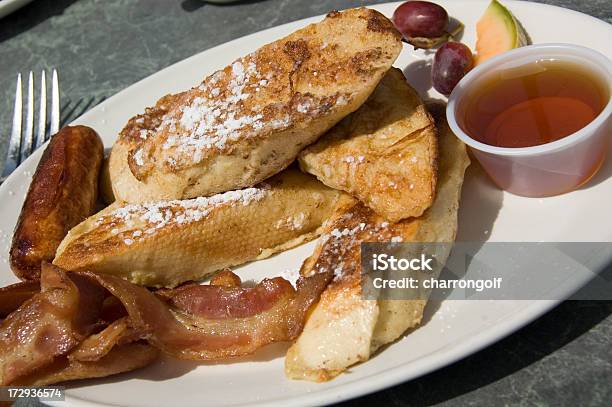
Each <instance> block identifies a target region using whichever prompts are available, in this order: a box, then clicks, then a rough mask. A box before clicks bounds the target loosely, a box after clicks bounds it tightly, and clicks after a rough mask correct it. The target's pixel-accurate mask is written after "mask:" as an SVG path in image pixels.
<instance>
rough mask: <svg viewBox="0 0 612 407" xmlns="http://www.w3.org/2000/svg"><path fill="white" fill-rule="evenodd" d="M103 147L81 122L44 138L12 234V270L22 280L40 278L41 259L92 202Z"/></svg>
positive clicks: (52, 253)
mask: <svg viewBox="0 0 612 407" xmlns="http://www.w3.org/2000/svg"><path fill="white" fill-rule="evenodd" d="M103 158H104V147H103V145H102V140H100V137H99V136H98V134H97V133H96V132H95V131H94V130H93V129H91V128H89V127H86V126H73V127H65V128H63V129H61V130H60V131H59V133H57V134H56V135H55V136H54V137H53V138H52V139H51V141H50V142H49V145H48V146H47V149H46V150H45V152H44V153H43V156H42V158H41V160H40V163H39V164H38V168H37V169H36V173H35V174H34V177H33V178H32V183H31V184H30V189H29V191H28V195H27V196H26V199H25V202H24V204H23V208H22V209H21V215H20V216H19V220H18V222H17V226H16V228H15V233H14V235H13V243H12V246H11V251H10V262H11V269H12V270H13V272H14V273H15V275H16V276H17V277H19V278H21V279H23V280H32V279H36V278H39V277H40V265H41V263H42V262H43V261H46V262H49V263H50V262H52V261H53V258H54V257H55V251H56V250H57V247H58V246H59V244H60V242H61V241H62V240H63V239H64V237H65V236H66V234H67V233H68V231H69V230H70V229H72V228H73V227H74V226H76V225H77V224H79V223H80V222H82V221H83V220H84V219H85V218H87V217H88V216H90V215H91V214H92V213H93V212H94V210H95V207H96V199H97V194H98V177H99V174H100V166H101V164H102V159H103Z"/></svg>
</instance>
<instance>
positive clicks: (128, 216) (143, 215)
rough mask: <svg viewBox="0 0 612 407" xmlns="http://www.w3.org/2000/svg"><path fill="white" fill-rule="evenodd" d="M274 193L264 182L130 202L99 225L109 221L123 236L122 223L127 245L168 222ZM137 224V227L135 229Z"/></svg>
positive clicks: (181, 222) (194, 218)
mask: <svg viewBox="0 0 612 407" xmlns="http://www.w3.org/2000/svg"><path fill="white" fill-rule="evenodd" d="M269 193H270V186H269V185H267V184H264V185H263V186H261V187H258V188H246V189H241V190H237V191H229V192H225V193H222V194H218V195H213V196H211V197H208V198H204V197H199V198H195V199H188V200H174V201H164V202H151V203H144V204H128V205H125V206H123V207H120V208H117V209H115V210H114V211H112V212H111V213H109V214H106V215H103V216H102V217H100V218H98V219H97V224H98V225H101V224H105V223H108V224H110V225H111V226H115V227H113V229H112V230H111V234H112V235H121V233H120V230H119V229H118V227H119V226H118V224H121V223H122V224H123V225H122V227H123V228H124V229H125V228H127V229H130V230H129V232H130V233H129V237H126V238H124V243H125V244H126V245H128V246H129V245H131V244H133V243H134V242H135V241H136V240H141V239H143V238H144V236H145V235H151V234H153V233H155V231H156V230H158V229H162V228H164V227H166V226H168V225H173V224H176V225H184V224H189V223H192V222H198V221H200V220H202V219H204V218H206V217H207V216H208V215H209V214H210V212H211V211H212V210H213V209H214V208H216V207H220V206H223V205H231V206H235V205H244V206H246V205H249V204H250V203H251V202H254V201H259V200H261V199H263V198H264V197H266V196H267V195H268V194H269ZM134 227H136V229H135V230H134V229H131V228H134Z"/></svg>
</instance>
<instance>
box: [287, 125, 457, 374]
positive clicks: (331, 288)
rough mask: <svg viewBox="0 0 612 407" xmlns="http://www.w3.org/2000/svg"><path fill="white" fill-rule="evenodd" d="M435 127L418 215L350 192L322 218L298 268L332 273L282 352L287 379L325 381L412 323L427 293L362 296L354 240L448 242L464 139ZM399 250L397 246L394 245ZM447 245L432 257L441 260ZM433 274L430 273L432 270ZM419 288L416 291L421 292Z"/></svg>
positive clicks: (451, 236) (417, 320) (453, 229)
mask: <svg viewBox="0 0 612 407" xmlns="http://www.w3.org/2000/svg"><path fill="white" fill-rule="evenodd" d="M436 119H439V121H438V122H437V126H438V130H439V133H440V138H439V143H440V168H439V174H438V183H437V193H436V198H435V200H434V203H433V205H432V206H431V207H430V208H429V209H427V210H426V211H425V213H424V214H423V215H422V216H420V217H418V218H409V219H404V220H402V221H400V222H397V223H392V222H388V221H386V220H385V219H384V218H383V217H381V216H380V215H377V214H376V213H375V212H374V211H373V210H371V209H369V208H367V207H366V206H365V205H364V204H363V203H361V202H359V201H357V200H356V199H354V198H352V197H349V198H346V199H345V201H344V202H343V204H342V205H338V207H337V208H338V209H337V211H336V212H335V215H334V216H332V218H331V219H330V221H328V222H327V224H326V227H325V231H324V234H323V236H322V238H321V240H320V242H319V244H318V246H317V248H316V249H315V251H314V253H313V255H312V256H311V257H310V258H309V259H307V260H306V261H305V262H304V265H303V266H302V269H301V271H300V272H301V273H302V274H303V275H312V274H316V273H319V272H325V271H329V270H333V271H334V274H335V278H334V280H333V281H332V282H331V283H330V284H329V285H328V286H327V288H326V290H325V291H324V292H323V293H322V294H321V297H320V300H319V303H318V304H316V306H315V307H314V309H313V310H312V312H311V314H310V316H309V319H308V320H307V321H306V325H305V326H304V330H303V331H302V334H301V335H300V337H299V338H298V340H297V341H296V342H295V343H294V344H293V346H292V347H291V348H290V349H289V351H288V352H287V358H286V360H285V373H286V375H287V376H288V377H290V378H292V379H303V380H312V381H325V380H330V379H332V378H334V377H335V376H337V375H338V374H340V373H342V372H343V371H345V370H346V369H347V368H348V367H349V366H352V365H354V364H355V363H359V362H363V361H366V360H368V359H369V358H370V357H371V355H372V354H373V352H375V351H376V350H377V349H380V347H381V346H383V345H385V344H388V343H390V342H392V341H394V340H396V339H397V338H398V337H400V336H401V335H402V334H403V333H404V332H405V331H406V330H407V329H409V328H413V327H415V326H417V325H418V324H419V323H420V321H421V317H422V315H423V314H422V313H423V309H424V307H425V304H426V302H427V301H426V300H425V298H427V296H428V292H421V293H420V294H419V295H420V297H419V298H420V299H417V300H400V299H390V300H386V299H380V298H379V299H372V300H366V299H364V297H363V292H362V287H361V280H362V279H361V272H362V270H361V264H360V260H361V259H360V256H361V252H360V244H361V243H362V242H384V241H392V242H453V241H454V239H455V233H456V230H457V213H458V207H459V198H460V194H461V186H462V183H463V177H464V172H465V169H466V167H467V166H468V165H469V158H468V155H467V152H466V148H465V145H464V144H463V143H462V142H461V141H459V139H457V137H455V135H454V134H452V132H451V131H450V129H449V127H448V125H447V124H446V122H445V120H444V116H443V115H442V117H441V118H439V117H438V116H437V115H436ZM397 250H402V246H397ZM449 252H450V245H445V246H444V247H443V249H442V250H440V252H439V253H437V256H436V259H437V260H438V261H440V262H442V263H443V262H444V261H446V258H447V256H448V254H449ZM432 277H433V278H437V275H433V274H432ZM421 295H422V296H421Z"/></svg>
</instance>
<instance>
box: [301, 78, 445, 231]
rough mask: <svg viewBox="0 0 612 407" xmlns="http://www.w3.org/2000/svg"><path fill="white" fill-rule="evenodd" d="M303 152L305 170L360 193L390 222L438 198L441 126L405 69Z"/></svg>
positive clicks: (417, 213) (412, 214) (417, 211)
mask: <svg viewBox="0 0 612 407" xmlns="http://www.w3.org/2000/svg"><path fill="white" fill-rule="evenodd" d="M298 157H299V163H300V167H301V168H302V170H303V171H306V172H308V173H310V174H313V175H315V176H316V177H317V178H318V179H319V180H320V181H322V182H323V183H324V184H325V185H328V186H330V187H332V188H335V189H341V190H343V191H346V192H348V193H350V194H351V195H353V196H354V197H356V198H358V199H359V200H360V201H362V202H363V203H365V204H366V205H367V206H368V207H370V208H372V209H374V211H375V212H376V213H378V214H380V215H381V216H382V217H384V218H385V219H387V220H388V221H390V222H397V221H399V220H401V219H405V218H408V217H415V216H420V215H422V214H423V212H424V211H425V210H426V209H427V208H429V207H430V206H431V204H432V202H433V200H434V195H435V189H436V177H437V169H436V165H437V157H438V146H437V137H436V127H435V124H434V122H433V119H432V118H431V116H430V115H429V113H428V112H427V109H426V108H425V106H424V105H423V102H422V101H421V99H420V98H419V96H418V94H417V93H416V91H415V90H414V89H412V88H411V87H410V85H409V84H408V83H407V82H406V79H405V78H404V75H403V73H402V71H400V70H399V69H397V68H391V69H390V70H389V72H387V74H386V75H385V77H384V78H383V79H382V81H381V82H380V84H379V85H378V87H377V88H376V89H375V90H374V93H372V95H371V96H370V98H369V99H368V100H367V101H366V102H365V103H364V104H363V105H362V106H361V107H360V108H359V110H357V111H356V112H355V113H353V114H351V115H350V116H348V117H346V118H345V119H344V120H342V121H341V122H340V123H339V124H338V125H336V126H335V127H334V128H332V129H331V130H330V131H329V132H328V133H327V134H325V135H324V136H323V137H321V138H320V139H319V140H318V141H317V142H316V143H315V144H313V145H311V146H310V147H308V148H306V149H304V150H303V151H302V152H301V153H300V155H299V156H298Z"/></svg>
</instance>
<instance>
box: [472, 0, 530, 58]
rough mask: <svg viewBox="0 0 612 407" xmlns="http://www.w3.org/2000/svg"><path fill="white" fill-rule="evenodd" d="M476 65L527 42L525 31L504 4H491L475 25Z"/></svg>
mask: <svg viewBox="0 0 612 407" xmlns="http://www.w3.org/2000/svg"><path fill="white" fill-rule="evenodd" d="M476 33H477V35H478V39H477V41H476V65H478V64H481V63H483V62H484V61H486V60H487V59H489V58H492V57H494V56H495V55H498V54H501V53H502V52H505V51H509V50H511V49H514V48H518V47H522V46H524V45H528V44H529V37H528V36H527V33H526V32H525V30H524V29H523V27H522V26H521V24H520V23H519V21H518V20H517V19H516V18H515V17H514V15H513V14H512V13H511V12H510V10H508V9H507V8H506V7H505V6H504V5H502V4H501V3H500V2H499V1H497V0H492V1H491V4H489V7H488V8H487V10H486V11H485V13H484V14H483V16H482V17H481V18H480V20H478V24H477V25H476Z"/></svg>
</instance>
